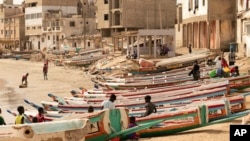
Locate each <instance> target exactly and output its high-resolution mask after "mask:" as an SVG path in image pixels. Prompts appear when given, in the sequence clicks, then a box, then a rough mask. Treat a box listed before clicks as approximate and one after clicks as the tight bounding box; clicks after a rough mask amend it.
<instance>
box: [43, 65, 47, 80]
mask: <svg viewBox="0 0 250 141" xmlns="http://www.w3.org/2000/svg"><path fill="white" fill-rule="evenodd" d="M43 77H44V80H48V65H47V64H44V66H43Z"/></svg>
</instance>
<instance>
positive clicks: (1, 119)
mask: <svg viewBox="0 0 250 141" xmlns="http://www.w3.org/2000/svg"><path fill="white" fill-rule="evenodd" d="M1 113H2V109H1V108H0V114H1ZM0 125H6V123H5V121H4V118H3V116H2V115H0Z"/></svg>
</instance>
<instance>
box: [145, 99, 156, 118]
mask: <svg viewBox="0 0 250 141" xmlns="http://www.w3.org/2000/svg"><path fill="white" fill-rule="evenodd" d="M145 102H146V104H145V108H146V112H145V113H144V116H148V115H150V114H152V113H156V112H157V110H156V107H155V104H154V103H152V102H151V96H149V95H147V96H145Z"/></svg>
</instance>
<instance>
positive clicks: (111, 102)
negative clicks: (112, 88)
mask: <svg viewBox="0 0 250 141" xmlns="http://www.w3.org/2000/svg"><path fill="white" fill-rule="evenodd" d="M115 100H116V95H114V94H112V95H111V96H110V98H109V100H104V101H103V102H102V104H101V105H102V108H101V109H115V105H114V102H115Z"/></svg>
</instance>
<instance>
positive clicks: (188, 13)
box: [182, 0, 210, 20]
mask: <svg viewBox="0 0 250 141" xmlns="http://www.w3.org/2000/svg"><path fill="white" fill-rule="evenodd" d="M190 1H193V3H192V8H191V9H190V10H189V2H190ZM204 1H205V5H203V0H198V8H197V9H195V5H194V4H195V0H183V1H182V9H183V10H182V17H183V20H186V19H189V18H194V17H199V16H206V15H207V12H208V0H204ZM209 1H210V0H209Z"/></svg>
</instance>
